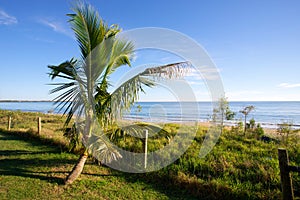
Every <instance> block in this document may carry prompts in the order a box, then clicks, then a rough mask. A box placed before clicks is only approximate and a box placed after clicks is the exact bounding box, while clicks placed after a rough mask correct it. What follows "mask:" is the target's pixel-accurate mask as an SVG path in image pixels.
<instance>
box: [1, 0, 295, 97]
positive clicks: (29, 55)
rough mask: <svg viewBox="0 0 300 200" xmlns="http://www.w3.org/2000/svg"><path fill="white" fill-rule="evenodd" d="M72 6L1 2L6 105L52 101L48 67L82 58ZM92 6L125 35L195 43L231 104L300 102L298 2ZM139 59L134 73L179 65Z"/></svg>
mask: <svg viewBox="0 0 300 200" xmlns="http://www.w3.org/2000/svg"><path fill="white" fill-rule="evenodd" d="M71 2H72V1H64V0H51V1H50V0H43V1H40V0H26V1H20V0H2V1H0V34H1V37H0V44H1V50H0V51H1V53H0V69H1V73H0V85H1V87H0V99H2V100H3V99H17V100H49V99H52V98H53V97H54V96H53V95H52V96H51V95H49V89H51V87H50V86H49V85H47V84H48V83H51V81H50V79H49V77H48V75H47V72H49V71H48V69H47V65H51V64H52V65H56V64H59V63H61V62H62V61H65V60H67V59H70V58H72V57H79V49H78V47H77V43H76V40H75V39H74V36H73V34H72V31H71V30H70V27H69V25H68V23H67V20H68V17H67V16H66V14H67V13H71V12H72V11H71V10H70V7H71ZM89 2H90V3H91V4H92V5H93V6H94V7H95V8H96V9H97V10H98V11H99V13H100V15H101V17H102V18H103V19H104V20H105V21H106V22H107V23H108V24H119V25H120V27H122V28H123V30H130V29H133V28H142V27H163V28H168V29H173V30H175V31H178V32H181V33H183V34H185V35H187V36H189V37H191V38H193V39H194V40H195V41H197V42H198V43H199V44H200V45H202V46H203V47H204V48H205V49H206V51H207V52H208V54H209V55H210V57H211V58H212V60H213V61H214V63H215V64H216V66H217V68H218V69H219V72H220V75H221V77H222V80H223V85H224V89H225V93H226V96H227V97H228V99H229V100H231V101H238V100H241V101H245V100H248V101H253V100H254V101H260V100H276V101H278V100H300V80H299V74H300V66H299V63H300V56H299V53H300V37H299V35H300V22H299V19H300V1H296V0H295V1H276V0H269V1H268V0H264V1H240V0H236V1H233V0H229V1H214V0H213V1H209V0H207V1H201V0H200V1H198V0H194V1H192V0H191V1H179V0H178V1H159V0H153V1H115V0H110V1H103V0H97V1H96V0H90V1H89ZM137 55H138V58H137V61H138V62H137V63H133V67H136V66H138V65H141V64H149V63H154V64H167V63H170V62H175V61H178V58H176V56H173V55H168V54H167V53H163V52H157V51H152V52H151V51H149V52H147V51H144V52H140V53H138V54H137ZM117 75H118V74H116V77H114V78H115V79H116V80H117V78H118V77H117ZM119 75H121V73H119ZM116 80H112V83H115V82H116ZM190 83H191V85H192V88H193V89H194V93H195V95H196V97H197V100H199V101H207V100H210V99H209V93H208V91H207V88H206V86H205V84H204V83H203V80H200V79H197V78H196V79H195V80H190ZM162 91H163V90H162V89H156V90H151V91H150V90H147V95H142V96H141V100H143V101H153V100H158V99H159V100H164V101H167V100H172V97H171V96H172V95H171V94H167V93H168V92H165V93H164V94H165V95H161V93H162Z"/></svg>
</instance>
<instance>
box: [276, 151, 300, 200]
mask: <svg viewBox="0 0 300 200" xmlns="http://www.w3.org/2000/svg"><path fill="white" fill-rule="evenodd" d="M278 160H279V168H280V180H281V188H282V198H283V200H291V199H294V193H293V183H292V179H291V174H290V172H300V167H299V166H290V165H289V159H288V153H287V150H286V149H278Z"/></svg>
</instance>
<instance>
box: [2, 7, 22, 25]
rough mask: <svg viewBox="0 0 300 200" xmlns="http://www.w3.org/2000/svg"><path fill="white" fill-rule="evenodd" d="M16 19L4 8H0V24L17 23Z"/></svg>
mask: <svg viewBox="0 0 300 200" xmlns="http://www.w3.org/2000/svg"><path fill="white" fill-rule="evenodd" d="M17 23H18V20H17V18H16V17H14V16H11V15H9V14H7V13H6V12H5V11H4V10H1V9H0V25H11V24H17Z"/></svg>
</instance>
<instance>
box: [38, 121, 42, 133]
mask: <svg viewBox="0 0 300 200" xmlns="http://www.w3.org/2000/svg"><path fill="white" fill-rule="evenodd" d="M41 132H42V123H41V118H40V117H38V134H39V135H40V134H41Z"/></svg>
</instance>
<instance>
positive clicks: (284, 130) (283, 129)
mask: <svg viewBox="0 0 300 200" xmlns="http://www.w3.org/2000/svg"><path fill="white" fill-rule="evenodd" d="M292 126H293V123H291V122H287V121H283V122H282V123H281V124H278V128H277V134H278V135H280V136H281V140H282V142H283V143H285V145H287V144H288V139H289V136H290V135H291V134H293V133H296V132H298V130H293V129H292Z"/></svg>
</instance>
